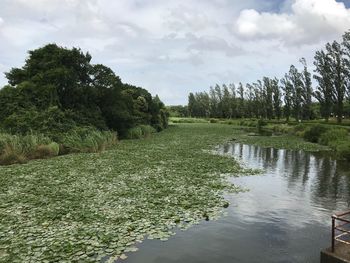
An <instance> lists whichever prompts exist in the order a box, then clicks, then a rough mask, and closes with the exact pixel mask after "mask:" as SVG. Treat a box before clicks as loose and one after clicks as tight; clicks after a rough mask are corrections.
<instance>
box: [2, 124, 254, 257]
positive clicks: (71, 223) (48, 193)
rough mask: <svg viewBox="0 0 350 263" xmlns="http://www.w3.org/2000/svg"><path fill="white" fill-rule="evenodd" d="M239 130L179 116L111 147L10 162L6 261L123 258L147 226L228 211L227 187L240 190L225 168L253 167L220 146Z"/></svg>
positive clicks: (159, 228) (156, 230) (168, 227)
mask: <svg viewBox="0 0 350 263" xmlns="http://www.w3.org/2000/svg"><path fill="white" fill-rule="evenodd" d="M237 133H239V131H238V130H237V129H233V127H232V126H230V125H221V124H178V125H176V126H171V127H169V129H167V130H165V131H163V132H161V133H159V134H156V135H154V136H152V137H151V138H149V139H146V140H124V141H121V142H120V143H119V144H118V145H116V146H115V147H114V148H112V149H111V150H109V151H104V152H101V153H78V154H71V155H65V156H59V157H56V158H52V159H46V160H35V161H31V162H29V163H27V164H23V165H12V166H3V167H0V200H1V202H0V262H55V261H57V262H58V261H60V262H89V261H98V260H99V259H101V258H102V257H104V256H106V255H108V256H111V257H112V258H117V257H118V256H120V255H122V254H123V253H124V252H127V251H134V250H136V249H135V248H133V245H134V243H135V242H137V241H142V240H143V239H144V238H145V237H147V236H148V237H149V238H158V239H161V240H167V238H168V237H169V236H170V235H171V234H172V228H173V227H175V226H176V225H177V226H179V227H184V228H186V227H188V226H190V225H191V224H193V223H196V222H198V221H200V220H202V219H203V218H207V217H208V218H209V219H213V218H216V217H218V216H219V215H220V214H221V211H222V209H223V207H226V206H227V203H226V201H225V200H224V198H223V195H222V193H223V192H224V191H229V190H232V191H238V190H239V188H236V187H234V186H232V185H231V184H229V183H228V182H227V180H226V177H225V176H224V174H231V175H235V176H237V175H239V174H242V173H247V172H248V171H246V170H243V169H242V168H241V167H240V166H239V164H238V163H237V162H236V161H235V160H234V159H233V158H229V157H225V156H219V155H213V154H212V153H210V150H212V149H213V148H214V146H215V145H218V144H221V143H223V142H225V141H227V140H229V139H231V138H232V136H234V134H237ZM186 222H187V223H186ZM123 257H124V256H123Z"/></svg>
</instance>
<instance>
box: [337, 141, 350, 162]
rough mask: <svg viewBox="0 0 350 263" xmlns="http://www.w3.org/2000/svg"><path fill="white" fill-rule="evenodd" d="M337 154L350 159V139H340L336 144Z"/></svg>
mask: <svg viewBox="0 0 350 263" xmlns="http://www.w3.org/2000/svg"><path fill="white" fill-rule="evenodd" d="M335 149H336V154H337V156H338V157H339V158H342V159H346V160H348V161H350V141H349V140H344V141H338V144H337V146H336V148H335Z"/></svg>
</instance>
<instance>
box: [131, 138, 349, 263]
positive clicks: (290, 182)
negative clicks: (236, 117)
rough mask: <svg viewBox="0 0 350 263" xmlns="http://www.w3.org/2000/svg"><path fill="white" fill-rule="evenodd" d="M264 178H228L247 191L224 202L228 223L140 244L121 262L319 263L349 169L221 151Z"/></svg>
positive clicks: (296, 156) (253, 150)
mask: <svg viewBox="0 0 350 263" xmlns="http://www.w3.org/2000/svg"><path fill="white" fill-rule="evenodd" d="M218 150H219V152H220V153H225V154H230V155H233V156H234V157H235V158H236V159H238V160H240V161H243V162H244V163H245V165H246V166H247V167H251V168H260V169H263V170H264V172H263V174H262V175H257V176H247V177H239V178H232V179H231V181H232V182H233V183H235V184H237V185H241V186H243V187H245V188H248V189H250V191H248V192H245V193H240V194H234V195H228V196H227V198H228V199H229V200H230V203H231V205H230V207H229V208H228V209H227V210H226V211H227V213H228V216H226V217H223V218H222V219H220V220H218V221H209V222H203V223H202V224H200V225H198V226H195V227H193V228H191V229H190V230H188V231H186V232H179V233H178V234H177V235H176V236H175V237H173V238H171V239H170V240H169V241H168V242H165V243H162V242H159V241H146V242H144V243H143V244H141V245H140V251H139V252H137V253H132V254H130V255H129V258H128V259H127V260H126V262H208V263H209V262H315V263H316V262H319V252H320V249H321V248H324V247H327V246H329V245H330V216H331V214H332V213H334V212H335V211H342V210H346V209H348V207H347V201H348V200H349V196H350V195H349V188H350V169H349V168H350V165H349V164H348V163H345V162H337V161H334V160H332V159H331V158H330V157H326V156H321V155H320V154H317V155H316V154H310V153H305V152H302V151H290V150H276V149H268V148H261V147H258V146H251V145H242V144H227V145H225V146H222V147H219V148H218Z"/></svg>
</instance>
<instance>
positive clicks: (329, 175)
mask: <svg viewBox="0 0 350 263" xmlns="http://www.w3.org/2000/svg"><path fill="white" fill-rule="evenodd" d="M344 164H346V165H344ZM315 170H316V175H315V177H314V180H313V185H312V198H313V200H314V202H315V203H324V200H328V202H329V204H328V205H330V206H331V205H332V206H335V205H336V202H337V201H344V202H347V201H348V200H349V197H350V177H349V175H350V174H349V164H348V163H346V162H341V161H335V160H332V159H331V158H330V157H321V158H315Z"/></svg>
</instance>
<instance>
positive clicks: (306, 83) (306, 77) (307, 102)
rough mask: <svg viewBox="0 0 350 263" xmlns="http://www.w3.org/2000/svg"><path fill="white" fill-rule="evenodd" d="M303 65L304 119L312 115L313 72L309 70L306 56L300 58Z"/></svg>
mask: <svg viewBox="0 0 350 263" xmlns="http://www.w3.org/2000/svg"><path fill="white" fill-rule="evenodd" d="M300 62H301V64H302V65H303V71H302V72H301V84H302V91H301V96H302V117H303V119H306V120H310V119H311V117H312V109H311V106H312V93H313V89H312V81H311V73H310V72H309V70H308V67H307V64H306V60H305V58H302V59H300Z"/></svg>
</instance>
